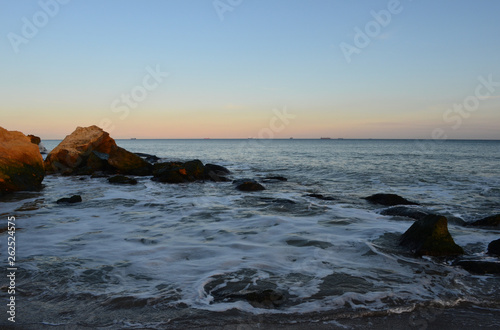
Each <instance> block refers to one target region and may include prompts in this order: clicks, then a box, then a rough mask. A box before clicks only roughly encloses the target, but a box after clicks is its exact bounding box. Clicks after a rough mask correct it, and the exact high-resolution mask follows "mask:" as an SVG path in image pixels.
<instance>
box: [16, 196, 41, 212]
mask: <svg viewBox="0 0 500 330" xmlns="http://www.w3.org/2000/svg"><path fill="white" fill-rule="evenodd" d="M44 201H45V200H44V199H36V200H34V201H31V202H26V203H24V204H23V206H21V207H18V208H17V209H16V211H18V212H20V211H35V210H38V209H40V208H41V207H43V203H44Z"/></svg>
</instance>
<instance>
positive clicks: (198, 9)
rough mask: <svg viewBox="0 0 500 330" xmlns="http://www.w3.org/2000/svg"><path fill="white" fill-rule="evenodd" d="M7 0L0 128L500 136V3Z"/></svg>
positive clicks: (129, 133) (1, 25)
mask: <svg viewBox="0 0 500 330" xmlns="http://www.w3.org/2000/svg"><path fill="white" fill-rule="evenodd" d="M0 8H1V10H0V35H1V41H0V68H1V70H0V72H1V75H0V86H1V88H0V100H1V103H0V109H1V110H0V111H1V116H0V126H2V127H4V128H6V129H9V130H18V131H22V132H23V133H25V134H28V133H32V134H36V135H39V136H41V137H42V139H60V138H63V137H64V136H65V135H67V134H70V133H71V132H72V131H73V130H74V129H75V128H76V127H77V126H89V125H93V124H96V125H99V126H102V127H103V128H105V129H106V130H107V131H109V132H110V133H111V136H112V137H114V138H130V137H136V138H205V137H210V138H247V137H259V136H260V137H267V135H263V134H262V133H263V132H264V131H265V132H269V131H272V132H273V136H274V137H275V138H289V137H292V136H293V137H294V138H318V137H321V136H328V137H332V138H337V137H343V138H419V139H430V138H433V137H447V138H454V139H456V138H459V139H500V19H499V14H500V2H499V1H486V0H483V1H472V0H470V1H463V0H443V1H435V0H413V1H411V0H401V1H394V0H390V1H387V0H384V1H375V0H370V1H368V0H367V1H355V0H315V1H306V0H302V1H299V0H220V1H218V0H216V1H214V0H171V1H169V0H156V1H155V0H148V1H138V0H134V1H131V0H120V1H118V0H107V1H102V0H99V1H98V0H71V1H70V0H64V1H63V0H60V2H59V1H57V0H41V1H28V0H23V1H19V0H0ZM387 14H389V15H390V17H389V16H388V15H387ZM153 71H159V72H160V74H158V73H157V74H154V75H152V74H151V72H153ZM167 73H168V74H167ZM154 76H156V79H155V77H154ZM488 81H489V82H488ZM127 95H129V99H128V101H126V100H127ZM284 111H285V112H286V114H287V115H286V116H287V117H286V120H284V121H283V120H282V119H280V117H279V116H277V115H276V113H282V114H283V112H284ZM292 117H293V118H292ZM283 122H284V123H283ZM266 129H267V130H266ZM259 134H260V135H259Z"/></svg>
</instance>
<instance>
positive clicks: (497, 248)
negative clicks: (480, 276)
mask: <svg viewBox="0 0 500 330" xmlns="http://www.w3.org/2000/svg"><path fill="white" fill-rule="evenodd" d="M488 254H491V255H496V256H500V239H497V240H495V241H493V242H491V243H490V244H488Z"/></svg>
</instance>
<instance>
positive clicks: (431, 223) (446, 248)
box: [399, 215, 464, 256]
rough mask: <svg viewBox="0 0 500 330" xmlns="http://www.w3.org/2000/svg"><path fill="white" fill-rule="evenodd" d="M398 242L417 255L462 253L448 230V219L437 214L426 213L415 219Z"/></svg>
mask: <svg viewBox="0 0 500 330" xmlns="http://www.w3.org/2000/svg"><path fill="white" fill-rule="evenodd" d="M399 244H400V245H401V246H405V247H407V248H409V249H410V250H411V251H413V252H414V253H415V254H416V255H417V256H422V255H428V256H450V255H460V254H463V253H464V250H463V249H462V248H461V247H460V246H458V245H457V244H456V243H455V241H454V240H453V238H452V237H451V235H450V233H449V231H448V220H447V219H446V217H444V216H439V215H427V216H426V217H424V218H422V219H421V220H418V221H416V222H415V223H414V224H413V225H412V226H411V227H410V228H409V229H408V230H407V231H406V232H405V233H404V234H403V235H402V236H401V238H400V242H399Z"/></svg>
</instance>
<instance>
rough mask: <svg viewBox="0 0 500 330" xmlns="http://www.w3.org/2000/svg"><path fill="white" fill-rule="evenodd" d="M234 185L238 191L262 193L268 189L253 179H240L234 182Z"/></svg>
mask: <svg viewBox="0 0 500 330" xmlns="http://www.w3.org/2000/svg"><path fill="white" fill-rule="evenodd" d="M233 183H234V184H235V185H236V189H238V190H240V191H260V190H265V189H266V188H265V187H264V186H263V185H261V184H260V183H258V182H257V181H255V180H253V179H240V180H235V181H233Z"/></svg>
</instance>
